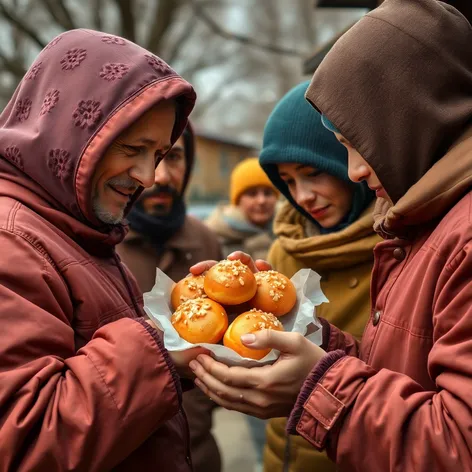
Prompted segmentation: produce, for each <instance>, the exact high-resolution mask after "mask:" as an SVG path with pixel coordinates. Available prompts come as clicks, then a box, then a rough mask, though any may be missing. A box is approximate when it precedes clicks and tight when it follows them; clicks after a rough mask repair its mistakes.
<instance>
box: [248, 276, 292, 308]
mask: <svg viewBox="0 0 472 472" xmlns="http://www.w3.org/2000/svg"><path fill="white" fill-rule="evenodd" d="M254 275H255V277H256V282H257V292H256V295H255V296H254V298H252V300H250V302H249V304H250V305H251V307H253V308H257V309H258V310H262V311H267V312H269V313H273V314H274V315H275V316H283V315H286V314H287V313H288V312H289V311H290V310H291V309H292V308H293V307H294V306H295V303H297V292H296V290H295V287H294V285H293V283H292V281H291V280H290V279H289V278H288V277H285V275H283V274H281V273H280V272H276V271H275V270H268V271H262V272H256V273H255V274H254Z"/></svg>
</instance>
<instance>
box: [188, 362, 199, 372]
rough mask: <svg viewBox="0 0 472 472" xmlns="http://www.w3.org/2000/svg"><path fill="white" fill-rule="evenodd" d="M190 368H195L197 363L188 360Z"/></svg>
mask: <svg viewBox="0 0 472 472" xmlns="http://www.w3.org/2000/svg"><path fill="white" fill-rule="evenodd" d="M188 366H189V367H190V368H191V369H192V370H195V369H196V368H197V367H198V365H197V363H196V362H195V361H190V364H189V365H188Z"/></svg>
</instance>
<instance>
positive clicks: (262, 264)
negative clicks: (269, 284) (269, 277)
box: [254, 259, 272, 271]
mask: <svg viewBox="0 0 472 472" xmlns="http://www.w3.org/2000/svg"><path fill="white" fill-rule="evenodd" d="M254 264H255V266H256V268H257V269H258V270H261V271H264V270H272V266H271V265H270V264H269V263H268V262H267V261H264V260H263V259H257V260H256V261H255V262H254Z"/></svg>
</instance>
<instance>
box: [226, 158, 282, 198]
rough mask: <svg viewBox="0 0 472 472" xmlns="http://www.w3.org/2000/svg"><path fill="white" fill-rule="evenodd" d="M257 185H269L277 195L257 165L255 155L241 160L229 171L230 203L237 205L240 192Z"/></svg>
mask: <svg viewBox="0 0 472 472" xmlns="http://www.w3.org/2000/svg"><path fill="white" fill-rule="evenodd" d="M259 185H263V186H264V187H270V188H271V189H273V190H274V192H275V193H276V194H277V195H278V193H279V192H278V190H277V189H276V188H275V187H274V186H273V184H272V182H271V181H270V179H269V177H267V174H266V173H265V172H264V171H263V170H262V167H261V166H260V165H259V159H258V158H257V157H248V158H247V159H244V160H243V161H241V162H240V163H239V164H238V165H237V166H236V167H235V168H234V169H233V172H232V173H231V179H230V190H229V195H230V200H231V203H232V204H233V205H237V204H238V200H239V197H240V196H241V194H242V193H244V192H245V191H246V190H248V189H249V188H251V187H257V186H259Z"/></svg>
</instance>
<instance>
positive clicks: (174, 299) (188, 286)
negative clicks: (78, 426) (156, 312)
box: [170, 275, 205, 310]
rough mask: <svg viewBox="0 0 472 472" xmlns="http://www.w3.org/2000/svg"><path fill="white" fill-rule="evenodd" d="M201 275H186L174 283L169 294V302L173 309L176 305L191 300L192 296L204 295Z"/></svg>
mask: <svg viewBox="0 0 472 472" xmlns="http://www.w3.org/2000/svg"><path fill="white" fill-rule="evenodd" d="M204 278H205V277H204V276H203V275H188V276H187V277H185V278H184V279H182V280H180V281H179V282H177V283H176V284H175V285H174V288H173V289H172V293H171V295H170V302H171V305H172V309H173V310H177V308H178V306H179V305H180V304H181V303H183V302H186V301H187V300H192V299H194V298H199V297H202V296H203V297H204V296H205V292H204V290H203V280H204Z"/></svg>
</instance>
